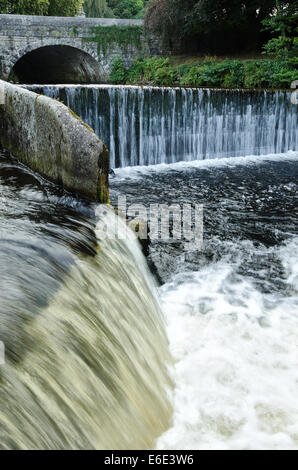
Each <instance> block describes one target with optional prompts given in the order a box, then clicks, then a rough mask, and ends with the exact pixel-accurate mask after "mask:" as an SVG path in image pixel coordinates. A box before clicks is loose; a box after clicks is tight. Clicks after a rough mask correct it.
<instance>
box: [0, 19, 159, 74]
mask: <svg viewBox="0 0 298 470" xmlns="http://www.w3.org/2000/svg"><path fill="white" fill-rule="evenodd" d="M142 24H143V22H142V21H141V20H120V19H107V18H84V17H76V18H65V17H46V16H25V15H24V16H23V15H0V79H3V80H7V79H8V76H9V74H10V72H11V70H12V68H13V67H14V66H15V64H16V63H17V62H18V61H19V59H20V58H22V57H23V56H25V55H26V54H28V53H30V52H32V51H34V50H36V49H38V48H41V47H46V46H59V45H62V46H70V47H73V48H76V49H78V50H80V51H84V52H85V53H87V54H88V55H89V56H90V58H93V59H95V60H96V62H97V63H98V64H99V71H98V75H99V76H98V80H97V81H98V82H104V81H106V79H107V76H108V74H109V70H110V67H111V64H112V62H113V60H114V59H115V57H118V56H121V57H123V59H124V62H125V63H126V64H127V65H129V63H131V62H132V60H133V59H134V58H135V57H136V56H139V55H145V54H147V53H150V44H149V42H148V41H147V40H146V39H145V38H144V37H142V40H141V42H142V44H141V50H140V47H139V46H138V47H137V46H136V44H134V43H133V42H132V43H131V44H125V45H124V44H120V43H117V41H113V40H112V38H111V39H110V38H109V43H108V45H107V47H105V48H103V47H101V44H99V43H98V41H96V40H94V41H93V40H92V38H93V37H94V32H93V30H94V28H97V27H101V28H102V27H104V28H107V34H108V30H109V29H111V27H119V28H124V27H128V26H130V27H142Z"/></svg>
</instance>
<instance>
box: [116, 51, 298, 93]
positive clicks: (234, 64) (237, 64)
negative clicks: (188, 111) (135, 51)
mask: <svg viewBox="0 0 298 470" xmlns="http://www.w3.org/2000/svg"><path fill="white" fill-rule="evenodd" d="M295 79H297V72H296V70H295V69H294V68H293V67H292V66H291V65H290V64H289V63H288V62H287V61H280V60H276V59H274V60H264V59H263V60H261V59H258V60H247V61H241V60H229V59H226V60H224V61H220V60H218V59H217V60H216V61H215V59H214V58H206V59H205V60H204V59H202V61H200V62H199V63H197V64H196V65H187V64H182V65H176V66H175V65H172V64H171V62H170V60H169V59H167V58H162V57H152V58H148V59H141V58H140V59H137V60H135V62H134V63H133V64H132V66H131V67H130V68H129V69H126V68H125V67H124V65H123V61H122V60H120V59H117V61H115V62H114V64H113V68H112V73H111V76H110V81H111V82H112V83H122V84H123V83H126V84H141V85H142V84H149V85H153V86H177V85H180V86H186V87H210V88H212V87H218V88H231V89H233V88H249V89H265V88H271V89H276V88H282V89H286V88H290V85H291V83H292V82H293V81H294V80H295Z"/></svg>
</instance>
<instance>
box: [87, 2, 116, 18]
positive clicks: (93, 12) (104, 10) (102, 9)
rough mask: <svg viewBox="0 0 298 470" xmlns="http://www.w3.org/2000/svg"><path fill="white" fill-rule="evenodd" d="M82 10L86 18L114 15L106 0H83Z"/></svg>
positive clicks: (111, 16)
mask: <svg viewBox="0 0 298 470" xmlns="http://www.w3.org/2000/svg"><path fill="white" fill-rule="evenodd" d="M84 11H85V14H86V16H87V17H88V18H113V17H114V16H115V15H114V13H113V11H112V10H111V8H109V6H108V4H107V0H85V3H84Z"/></svg>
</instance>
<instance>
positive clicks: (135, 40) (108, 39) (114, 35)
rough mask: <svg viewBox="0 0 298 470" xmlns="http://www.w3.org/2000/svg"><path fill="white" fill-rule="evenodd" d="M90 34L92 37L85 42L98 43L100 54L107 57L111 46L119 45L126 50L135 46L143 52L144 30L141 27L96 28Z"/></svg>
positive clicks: (85, 39)
mask: <svg viewBox="0 0 298 470" xmlns="http://www.w3.org/2000/svg"><path fill="white" fill-rule="evenodd" d="M89 32H90V35H91V36H90V37H86V38H83V40H84V41H86V42H96V43H97V48H98V54H100V53H101V52H102V53H103V54H104V55H106V54H107V51H108V47H109V45H111V44H117V45H118V46H119V47H121V48H124V49H125V50H127V49H128V47H129V46H135V47H136V48H137V49H139V50H140V51H141V50H142V40H141V38H142V34H143V28H142V27H141V26H132V25H130V26H94V27H92V28H91V29H90V31H89Z"/></svg>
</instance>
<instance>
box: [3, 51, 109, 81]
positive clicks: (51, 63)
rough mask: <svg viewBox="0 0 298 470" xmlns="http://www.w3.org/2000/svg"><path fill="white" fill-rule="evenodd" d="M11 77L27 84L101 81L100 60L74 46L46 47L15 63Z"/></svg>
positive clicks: (29, 53)
mask: <svg viewBox="0 0 298 470" xmlns="http://www.w3.org/2000/svg"><path fill="white" fill-rule="evenodd" d="M11 76H12V77H13V78H14V79H16V80H17V81H18V82H19V83H24V84H33V83H38V84H58V83H68V84H69V83H74V84H79V83H81V84H84V83H100V67H99V63H98V62H97V61H96V60H95V59H94V58H93V57H92V56H91V55H90V54H88V53H87V52H85V51H82V50H81V49H77V48H75V47H71V46H63V45H54V46H43V47H39V48H37V49H34V50H33V51H31V52H28V53H27V54H25V55H24V56H23V57H21V58H20V59H19V60H18V61H17V62H16V64H15V65H14V67H13V69H12V71H11Z"/></svg>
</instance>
